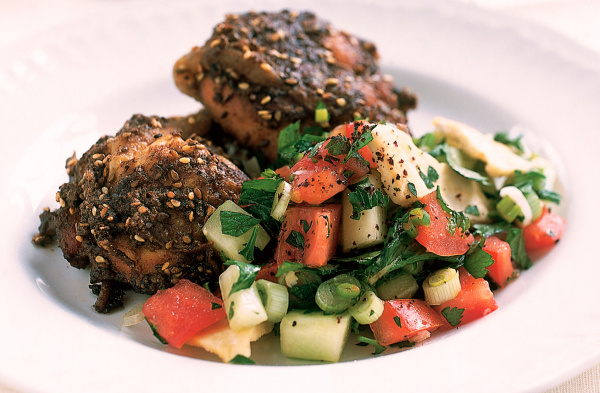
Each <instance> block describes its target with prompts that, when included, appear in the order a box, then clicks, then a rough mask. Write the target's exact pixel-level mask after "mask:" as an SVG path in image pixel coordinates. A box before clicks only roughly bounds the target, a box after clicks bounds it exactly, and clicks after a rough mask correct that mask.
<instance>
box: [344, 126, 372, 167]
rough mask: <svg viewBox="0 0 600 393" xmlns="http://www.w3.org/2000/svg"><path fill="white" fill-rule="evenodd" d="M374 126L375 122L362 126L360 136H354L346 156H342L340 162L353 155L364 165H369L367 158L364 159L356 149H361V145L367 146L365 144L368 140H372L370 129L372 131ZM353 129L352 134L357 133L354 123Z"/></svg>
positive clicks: (346, 160)
mask: <svg viewBox="0 0 600 393" xmlns="http://www.w3.org/2000/svg"><path fill="white" fill-rule="evenodd" d="M375 127H377V124H372V125H371V126H369V127H363V129H362V132H361V134H360V136H359V137H358V138H355V139H354V141H353V142H352V144H351V145H350V150H349V151H348V155H346V158H344V160H343V161H342V163H346V162H348V160H350V159H351V158H352V157H355V158H357V159H358V160H359V161H361V162H363V163H365V164H366V165H369V163H368V162H367V160H365V159H364V158H363V156H361V155H360V153H359V152H358V151H359V150H360V149H362V148H363V147H365V146H367V144H369V142H371V141H372V140H373V134H372V133H371V131H373V129H374V128H375ZM354 129H355V132H354V134H358V132H357V125H356V124H355V128H354ZM354 134H353V137H354V136H355V135H354Z"/></svg>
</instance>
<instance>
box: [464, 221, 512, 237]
mask: <svg viewBox="0 0 600 393" xmlns="http://www.w3.org/2000/svg"><path fill="white" fill-rule="evenodd" d="M510 228H512V225H510V223H509V222H506V221H501V222H497V223H494V224H473V229H474V231H473V232H474V233H475V234H478V235H481V236H483V237H488V236H492V235H495V234H497V233H502V232H506V231H508V230H509V229H510Z"/></svg>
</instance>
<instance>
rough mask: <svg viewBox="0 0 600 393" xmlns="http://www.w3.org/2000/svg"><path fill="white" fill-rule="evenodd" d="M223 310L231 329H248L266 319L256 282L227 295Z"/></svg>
mask: <svg viewBox="0 0 600 393" xmlns="http://www.w3.org/2000/svg"><path fill="white" fill-rule="evenodd" d="M225 312H226V313H227V318H228V319H229V327H231V329H232V330H236V331H237V330H244V329H250V328H252V327H254V326H256V325H258V324H259V323H262V322H265V321H266V320H267V319H268V316H267V311H266V310H265V307H264V306H263V304H262V301H261V300H260V294H259V293H258V289H257V288H256V283H254V284H252V286H251V287H250V288H246V289H242V290H239V291H237V292H234V293H232V294H230V295H229V297H228V298H227V301H225Z"/></svg>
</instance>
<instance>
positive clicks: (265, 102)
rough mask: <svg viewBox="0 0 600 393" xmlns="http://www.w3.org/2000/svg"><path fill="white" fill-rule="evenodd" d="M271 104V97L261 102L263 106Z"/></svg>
mask: <svg viewBox="0 0 600 393" xmlns="http://www.w3.org/2000/svg"><path fill="white" fill-rule="evenodd" d="M269 102H271V96H266V97H264V98H263V99H262V100H260V103H261V104H263V105H265V104H268V103H269Z"/></svg>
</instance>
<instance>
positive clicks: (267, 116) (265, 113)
mask: <svg viewBox="0 0 600 393" xmlns="http://www.w3.org/2000/svg"><path fill="white" fill-rule="evenodd" d="M257 114H258V116H260V117H261V118H262V119H265V120H271V118H272V117H273V115H272V113H271V111H264V110H263V111H258V112H257Z"/></svg>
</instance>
